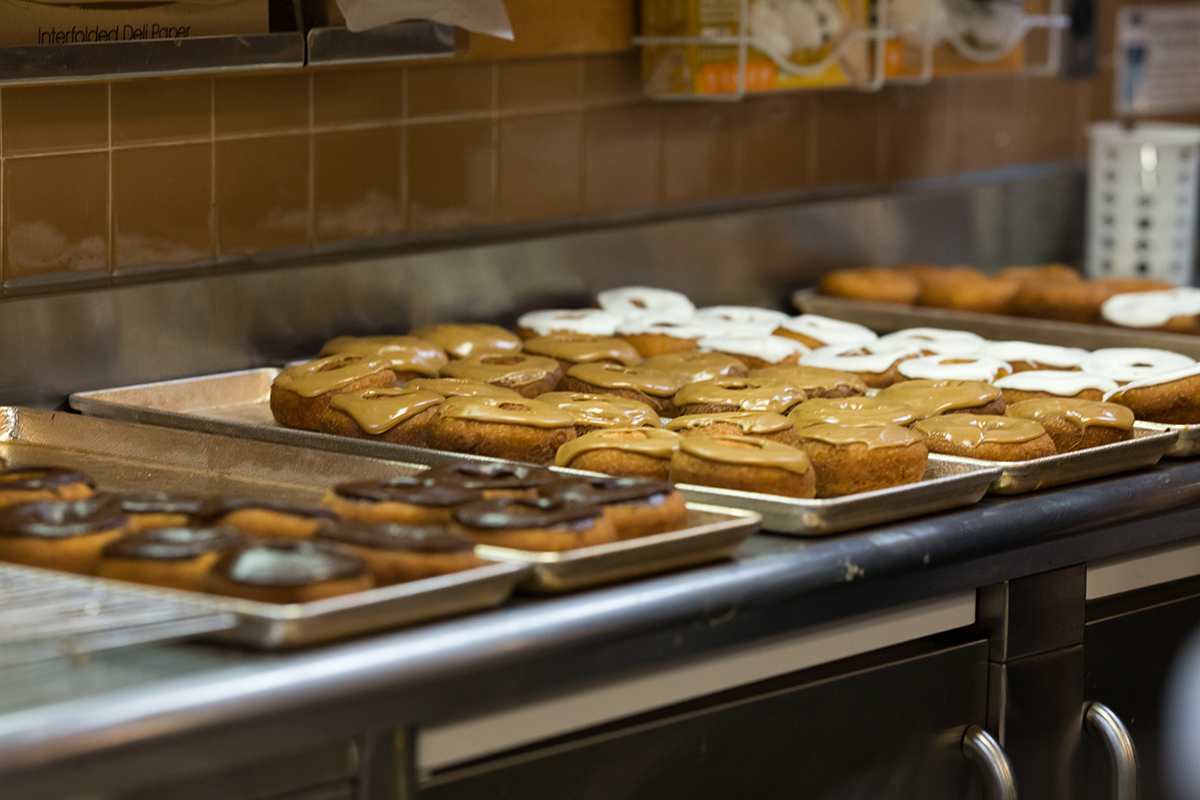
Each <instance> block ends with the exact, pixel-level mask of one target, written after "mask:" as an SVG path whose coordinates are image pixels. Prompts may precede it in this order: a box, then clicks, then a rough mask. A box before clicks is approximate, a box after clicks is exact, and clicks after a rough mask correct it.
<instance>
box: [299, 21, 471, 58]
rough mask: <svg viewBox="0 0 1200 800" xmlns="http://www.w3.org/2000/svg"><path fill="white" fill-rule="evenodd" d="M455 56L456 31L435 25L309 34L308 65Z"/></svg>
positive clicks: (407, 24) (318, 30) (397, 25)
mask: <svg viewBox="0 0 1200 800" xmlns="http://www.w3.org/2000/svg"><path fill="white" fill-rule="evenodd" d="M454 53H455V40H454V28H453V27H452V26H450V25H439V24H437V23H434V22H397V23H395V24H393V25H385V26H383V27H382V28H375V29H373V30H369V31H361V32H359V33H352V32H351V31H349V30H347V29H346V28H313V29H312V30H310V31H309V32H308V63H309V64H312V65H322V64H367V63H372V62H380V61H407V60H410V59H416V58H446V57H449V56H452V55H454Z"/></svg>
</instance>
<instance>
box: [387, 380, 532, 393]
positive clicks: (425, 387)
mask: <svg viewBox="0 0 1200 800" xmlns="http://www.w3.org/2000/svg"><path fill="white" fill-rule="evenodd" d="M400 388H401V389H402V390H403V391H406V392H433V393H435V394H440V395H441V396H442V397H520V396H521V395H519V394H517V393H516V392H514V391H513V390H512V389H506V388H504V387H503V386H495V385H493V384H490V383H484V382H483V381H472V380H467V379H466V378H417V379H416V380H411V381H409V382H408V383H406V384H404V385H403V386H402V387H400Z"/></svg>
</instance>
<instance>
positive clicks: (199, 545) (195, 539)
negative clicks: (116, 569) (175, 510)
mask: <svg viewBox="0 0 1200 800" xmlns="http://www.w3.org/2000/svg"><path fill="white" fill-rule="evenodd" d="M246 543H247V541H246V537H245V536H243V535H242V534H240V533H238V532H237V531H236V530H234V529H233V528H154V529H152V530H148V531H142V532H141V533H135V534H134V535H132V536H122V537H121V538H120V539H116V540H114V541H112V542H109V543H108V544H107V545H105V546H104V549H103V550H102V551H101V553H100V554H101V556H103V557H104V558H132V559H137V560H139V561H187V560H190V559H193V558H196V557H197V556H202V555H204V554H205V553H217V552H221V551H224V550H232V549H233V548H235V547H242V546H244V545H245V544H246Z"/></svg>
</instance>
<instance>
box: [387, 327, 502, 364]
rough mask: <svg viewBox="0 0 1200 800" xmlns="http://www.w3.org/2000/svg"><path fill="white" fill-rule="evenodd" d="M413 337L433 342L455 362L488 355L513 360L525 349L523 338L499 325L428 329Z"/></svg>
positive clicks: (414, 334) (414, 333)
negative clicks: (507, 357)
mask: <svg viewBox="0 0 1200 800" xmlns="http://www.w3.org/2000/svg"><path fill="white" fill-rule="evenodd" d="M411 335H412V336H416V337H417V338H418V339H425V340H427V341H430V342H433V343H434V344H436V345H437V346H438V347H440V348H442V349H443V350H445V351H446V355H448V356H450V358H452V359H453V358H467V357H468V356H482V355H487V354H488V353H497V354H501V355H510V356H511V355H516V354H517V353H519V352H521V348H522V344H521V337H519V336H517V335H516V334H515V333H510V332H509V331H506V330H505V329H504V328H501V327H500V326H499V325H485V324H469V325H455V324H441V325H426V326H425V327H423V328H417V329H416V330H415V331H412V333H411Z"/></svg>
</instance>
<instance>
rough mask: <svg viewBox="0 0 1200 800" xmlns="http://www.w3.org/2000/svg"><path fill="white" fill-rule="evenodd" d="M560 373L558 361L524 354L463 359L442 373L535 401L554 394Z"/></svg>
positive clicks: (560, 368)
mask: <svg viewBox="0 0 1200 800" xmlns="http://www.w3.org/2000/svg"><path fill="white" fill-rule="evenodd" d="M562 373H563V370H562V366H561V365H560V364H559V363H558V360H557V359H554V358H547V357H546V356H531V355H527V354H525V353H517V354H515V355H507V354H501V353H483V354H481V355H474V356H464V357H463V358H459V359H456V360H455V361H453V362H452V363H450V364H447V365H446V366H445V367H444V368H443V369H442V374H443V375H445V376H446V377H447V378H462V379H463V380H468V381H479V382H480V383H490V384H492V385H493V386H503V387H504V388H505V389H512V390H513V391H514V392H516V393H517V394H519V395H521V396H522V397H537V396H538V395H539V394H545V393H546V392H549V391H551V390H553V389H554V387H555V386H557V385H558V380H559V378H561V377H562Z"/></svg>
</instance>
